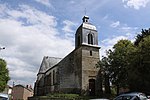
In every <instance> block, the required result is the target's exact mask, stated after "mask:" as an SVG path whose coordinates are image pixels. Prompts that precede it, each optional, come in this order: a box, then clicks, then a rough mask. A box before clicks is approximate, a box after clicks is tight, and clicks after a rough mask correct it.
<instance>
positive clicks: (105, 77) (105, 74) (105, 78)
mask: <svg viewBox="0 0 150 100" xmlns="http://www.w3.org/2000/svg"><path fill="white" fill-rule="evenodd" d="M110 52H111V50H109V51H107V57H102V59H101V60H100V61H99V62H98V63H97V67H99V68H100V74H99V75H100V76H101V81H102V84H104V87H105V93H106V94H111V91H110V74H111V69H110V68H111V65H110V60H111V59H109V57H108V56H109V53H110ZM102 84H101V85H102ZM101 88H102V86H101Z"/></svg>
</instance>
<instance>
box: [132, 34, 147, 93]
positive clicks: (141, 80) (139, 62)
mask: <svg viewBox="0 0 150 100" xmlns="http://www.w3.org/2000/svg"><path fill="white" fill-rule="evenodd" d="M147 32H148V31H147ZM131 71H132V74H131V76H134V77H130V78H131V79H130V89H131V90H132V91H142V92H146V93H150V90H149V86H150V76H149V73H150V35H147V36H145V37H144V38H142V40H141V41H140V42H139V43H138V46H137V51H136V54H135V56H134V62H133V63H132V67H131V70H130V72H131Z"/></svg>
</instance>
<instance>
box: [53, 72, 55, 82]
mask: <svg viewBox="0 0 150 100" xmlns="http://www.w3.org/2000/svg"><path fill="white" fill-rule="evenodd" d="M54 84H55V70H53V85H54Z"/></svg>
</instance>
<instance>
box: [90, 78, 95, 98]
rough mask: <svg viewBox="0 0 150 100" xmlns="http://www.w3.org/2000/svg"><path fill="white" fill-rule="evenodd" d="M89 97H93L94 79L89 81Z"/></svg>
mask: <svg viewBox="0 0 150 100" xmlns="http://www.w3.org/2000/svg"><path fill="white" fill-rule="evenodd" d="M89 95H90V96H95V79H89Z"/></svg>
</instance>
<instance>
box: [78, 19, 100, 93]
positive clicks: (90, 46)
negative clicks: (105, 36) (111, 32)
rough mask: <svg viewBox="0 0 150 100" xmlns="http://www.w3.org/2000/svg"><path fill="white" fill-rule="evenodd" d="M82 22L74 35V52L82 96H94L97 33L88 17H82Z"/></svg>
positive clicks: (97, 49) (97, 54)
mask: <svg viewBox="0 0 150 100" xmlns="http://www.w3.org/2000/svg"><path fill="white" fill-rule="evenodd" d="M82 20H83V22H82V24H81V25H80V26H79V28H78V29H77V31H76V34H75V50H77V51H78V54H77V55H80V57H81V58H78V59H80V60H79V61H80V65H79V68H81V90H82V93H81V94H83V95H92V96H94V95H96V93H97V90H96V89H97V88H96V87H97V81H96V79H97V74H98V71H99V69H98V68H97V67H96V64H97V62H98V61H99V60H100V58H99V49H100V47H99V46H98V32H97V30H96V27H95V26H94V25H92V24H91V23H90V22H89V17H88V16H84V17H83V18H82Z"/></svg>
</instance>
